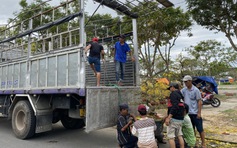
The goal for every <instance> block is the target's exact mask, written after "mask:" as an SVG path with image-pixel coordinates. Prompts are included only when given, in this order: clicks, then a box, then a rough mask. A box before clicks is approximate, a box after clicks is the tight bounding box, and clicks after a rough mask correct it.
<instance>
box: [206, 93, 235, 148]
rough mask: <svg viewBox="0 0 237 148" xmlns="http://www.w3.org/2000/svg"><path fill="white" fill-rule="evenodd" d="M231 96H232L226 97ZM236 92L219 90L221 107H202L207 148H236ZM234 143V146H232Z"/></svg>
mask: <svg viewBox="0 0 237 148" xmlns="http://www.w3.org/2000/svg"><path fill="white" fill-rule="evenodd" d="M226 93H227V94H231V95H233V96H226ZM236 94H237V90H228V89H226V90H219V95H217V96H216V97H218V98H219V99H220V100H221V105H220V106H219V107H217V108H214V107H212V106H211V105H206V106H203V109H202V117H203V121H204V122H203V123H204V129H205V132H206V138H207V139H208V140H207V141H208V147H223V148H228V147H229V148H235V147H237V95H236ZM234 143H236V144H234Z"/></svg>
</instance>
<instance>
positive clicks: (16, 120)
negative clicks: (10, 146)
mask: <svg viewBox="0 0 237 148" xmlns="http://www.w3.org/2000/svg"><path fill="white" fill-rule="evenodd" d="M35 126H36V117H35V115H34V111H33V109H32V107H31V105H30V103H29V101H26V100H22V101H19V102H17V104H16V105H15V107H14V109H13V113H12V129H13V132H14V133H15V135H16V137H18V138H20V139H27V138H30V137H32V136H33V135H34V134H35Z"/></svg>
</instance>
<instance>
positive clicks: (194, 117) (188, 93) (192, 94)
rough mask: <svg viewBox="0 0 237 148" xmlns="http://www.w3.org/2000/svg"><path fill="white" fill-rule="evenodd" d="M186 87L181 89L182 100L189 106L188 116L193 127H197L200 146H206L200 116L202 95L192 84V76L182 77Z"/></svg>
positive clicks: (203, 147)
mask: <svg viewBox="0 0 237 148" xmlns="http://www.w3.org/2000/svg"><path fill="white" fill-rule="evenodd" d="M183 82H184V84H185V86H186V87H184V88H183V89H182V90H181V93H182V94H183V96H184V102H185V103H186V104H187V105H188V106H189V117H190V119H191V122H192V124H193V128H195V127H196V128H197V131H198V132H199V134H200V137H201V141H202V148H206V143H205V133H204V130H203V120H202V117H201V109H202V97H201V93H200V91H199V89H198V88H197V87H195V86H194V85H193V84H192V77H191V76H189V75H186V76H185V77H184V78H183Z"/></svg>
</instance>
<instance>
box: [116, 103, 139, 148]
mask: <svg viewBox="0 0 237 148" xmlns="http://www.w3.org/2000/svg"><path fill="white" fill-rule="evenodd" d="M119 110H120V113H119V115H118V120H117V134H118V135H117V138H118V143H119V146H120V147H121V148H135V147H137V140H138V139H137V137H136V136H133V135H132V133H131V130H130V126H131V125H132V123H133V121H136V118H135V116H134V115H132V114H129V113H128V105H127V104H121V105H119Z"/></svg>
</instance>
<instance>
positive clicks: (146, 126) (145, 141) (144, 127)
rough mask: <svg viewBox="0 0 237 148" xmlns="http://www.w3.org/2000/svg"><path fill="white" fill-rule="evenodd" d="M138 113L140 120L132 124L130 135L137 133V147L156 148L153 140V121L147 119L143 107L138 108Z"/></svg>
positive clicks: (154, 128)
mask: <svg viewBox="0 0 237 148" xmlns="http://www.w3.org/2000/svg"><path fill="white" fill-rule="evenodd" d="M138 112H139V113H140V116H141V118H140V120H137V121H136V122H134V124H133V128H132V134H136V133H138V143H137V144H138V147H140V148H157V142H156V140H155V133H154V131H155V130H156V124H155V121H154V119H152V118H148V117H147V116H146V115H147V110H146V107H145V105H143V104H141V105H139V106H138Z"/></svg>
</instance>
